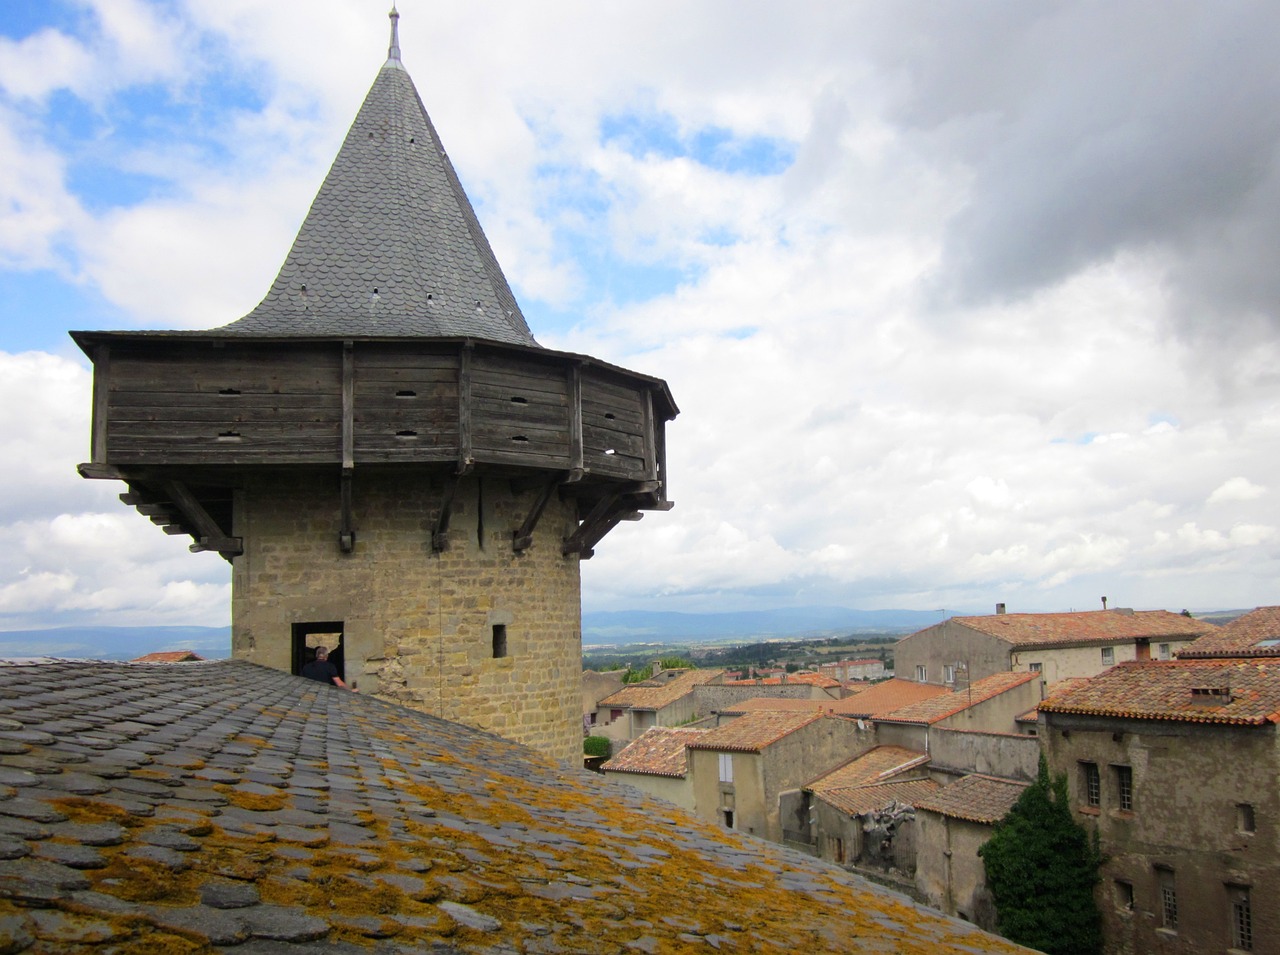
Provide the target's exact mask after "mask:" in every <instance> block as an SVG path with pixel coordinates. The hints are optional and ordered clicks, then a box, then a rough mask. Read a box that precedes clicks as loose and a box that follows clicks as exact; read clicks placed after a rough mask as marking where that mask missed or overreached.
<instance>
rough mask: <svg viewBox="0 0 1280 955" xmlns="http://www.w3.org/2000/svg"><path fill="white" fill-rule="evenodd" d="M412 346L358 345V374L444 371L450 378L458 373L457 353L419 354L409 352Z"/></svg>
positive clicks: (375, 374)
mask: <svg viewBox="0 0 1280 955" xmlns="http://www.w3.org/2000/svg"><path fill="white" fill-rule="evenodd" d="M411 347H412V346H401V345H397V346H396V347H394V348H387V347H386V346H384V345H378V344H373V343H368V342H361V343H360V372H361V374H364V373H366V372H367V373H369V374H370V375H372V376H373V377H375V378H376V377H377V376H378V374H379V373H380V372H382V371H399V370H405V371H409V370H415V369H416V370H419V371H444V372H449V373H450V375H451V376H452V377H456V376H457V372H458V352H457V351H456V350H453V351H443V352H420V351H414V350H411Z"/></svg>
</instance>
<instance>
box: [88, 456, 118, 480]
mask: <svg viewBox="0 0 1280 955" xmlns="http://www.w3.org/2000/svg"><path fill="white" fill-rule="evenodd" d="M76 470H77V471H79V472H80V476H81V477H82V478H89V479H90V480H94V481H123V480H125V476H124V472H123V471H121V470H120V469H119V468H117V467H113V466H112V465H110V464H99V463H98V462H97V461H94V462H91V463H88V464H79V465H76Z"/></svg>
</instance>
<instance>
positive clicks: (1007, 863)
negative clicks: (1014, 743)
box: [978, 753, 1102, 955]
mask: <svg viewBox="0 0 1280 955" xmlns="http://www.w3.org/2000/svg"><path fill="white" fill-rule="evenodd" d="M978 854H979V855H980V856H982V862H983V864H984V866H985V867H986V870H987V886H988V887H989V888H990V889H991V895H992V897H993V898H994V899H995V905H996V924H997V926H998V928H999V930H1000V933H1001V934H1002V935H1004V936H1005V937H1006V938H1008V939H1010V940H1011V941H1014V942H1017V943H1019V944H1020V945H1027V946H1030V947H1031V948H1036V949H1039V950H1040V951H1042V952H1047V953H1049V955H1097V953H1098V952H1100V951H1101V950H1102V926H1101V921H1100V918H1099V914H1098V905H1097V902H1096V901H1095V899H1094V897H1093V888H1094V886H1095V885H1097V883H1098V865H1099V864H1100V862H1101V857H1100V855H1099V853H1098V849H1097V846H1096V844H1095V843H1094V842H1093V841H1092V840H1090V838H1089V835H1088V833H1086V832H1085V830H1084V828H1083V827H1082V826H1081V825H1080V824H1079V823H1077V822H1076V821H1075V819H1073V818H1072V815H1071V806H1070V803H1069V802H1068V798H1067V777H1066V776H1059V777H1057V778H1056V779H1050V777H1049V766H1048V764H1047V763H1046V762H1045V758H1044V754H1043V753H1042V754H1041V755H1040V772H1039V774H1038V775H1037V778H1036V781H1035V783H1033V784H1032V785H1031V786H1028V787H1027V789H1026V790H1025V791H1024V792H1023V794H1022V795H1021V796H1020V797H1018V801H1017V802H1016V803H1014V804H1013V808H1012V809H1010V810H1009V814H1008V815H1007V816H1005V817H1004V819H1002V820H1001V821H1000V822H999V823H997V824H996V828H995V833H994V834H993V835H992V836H991V839H990V840H989V841H988V842H987V844H986V845H984V846H983V847H982V848H981V849H979V850H978Z"/></svg>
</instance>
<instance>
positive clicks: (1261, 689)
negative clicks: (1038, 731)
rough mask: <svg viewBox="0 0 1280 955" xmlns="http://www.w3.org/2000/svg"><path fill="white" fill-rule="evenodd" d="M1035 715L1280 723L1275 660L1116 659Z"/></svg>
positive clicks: (1279, 664) (1279, 670)
mask: <svg viewBox="0 0 1280 955" xmlns="http://www.w3.org/2000/svg"><path fill="white" fill-rule="evenodd" d="M1040 712H1041V713H1080V714H1089V715H1094V716H1114V717H1120V718H1125V719H1151V720H1177V721H1180V722H1191V723H1233V724H1241V725H1264V724H1267V723H1276V722H1280V660H1275V659H1265V660H1264V659H1257V660H1248V661H1245V660H1237V659H1230V660H1143V661H1132V662H1128V663H1121V664H1119V665H1118V666H1115V667H1112V668H1111V669H1110V670H1107V671H1105V672H1103V673H1100V674H1098V675H1097V676H1095V677H1093V678H1092V679H1090V680H1087V681H1085V682H1084V683H1083V684H1081V685H1080V686H1078V687H1076V688H1074V689H1071V690H1067V691H1066V692H1064V693H1062V694H1061V695H1059V696H1056V697H1054V698H1053V699H1052V700H1048V701H1046V702H1044V703H1041V704H1040Z"/></svg>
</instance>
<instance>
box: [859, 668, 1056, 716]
mask: <svg viewBox="0 0 1280 955" xmlns="http://www.w3.org/2000/svg"><path fill="white" fill-rule="evenodd" d="M1038 679H1040V674H1038V673H1013V672H1004V673H993V674H992V675H991V676H988V677H983V678H982V679H981V680H974V681H973V684H972V685H971V686H969V687H968V688H967V689H963V690H956V691H954V692H951V693H945V694H939V695H937V696H933V697H930V698H929V699H927V700H920V701H919V702H918V703H911V704H909V705H907V706H904V707H902V708H901V709H899V710H894V711H893V712H891V713H889V714H887V715H885V716H882V717H880V719H884V720H887V721H889V722H891V723H923V724H932V723H937V722H940V721H941V720H944V719H946V718H947V717H948V716H954V715H955V714H957V713H959V712H960V711H961V710H967V709H968V708H969V707H971V706H976V705H977V704H979V703H985V702H986V701H987V700H989V699H991V698H992V697H995V696H999V695H1000V694H1001V693H1004V692H1005V691H1007V690H1011V689H1013V688H1014V687H1017V686H1022V685H1023V684H1024V683H1030V682H1032V681H1033V680H1038Z"/></svg>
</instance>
